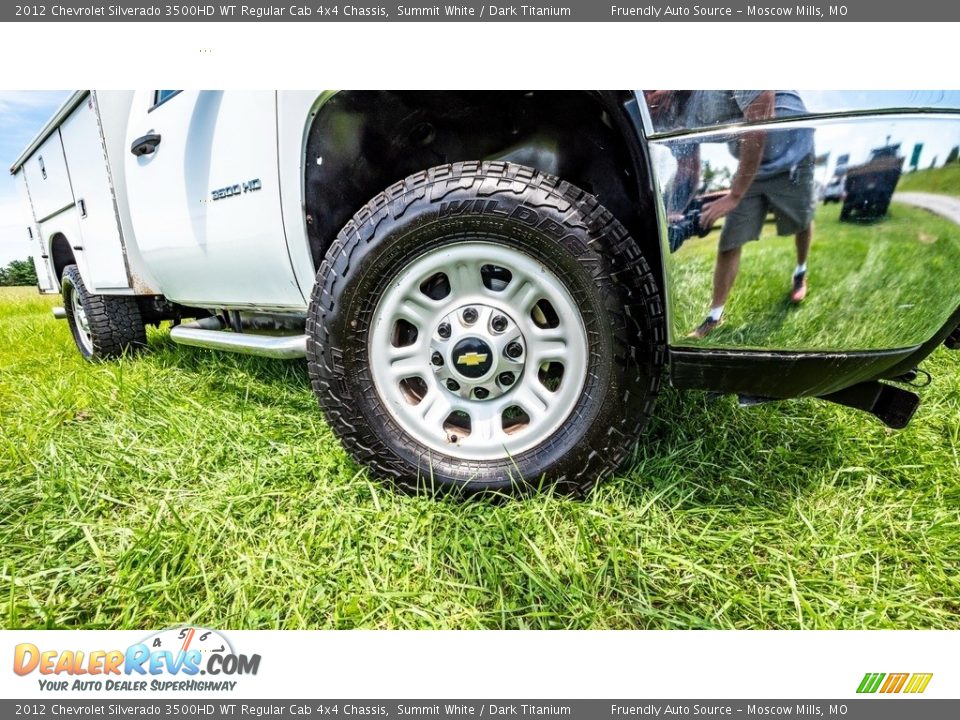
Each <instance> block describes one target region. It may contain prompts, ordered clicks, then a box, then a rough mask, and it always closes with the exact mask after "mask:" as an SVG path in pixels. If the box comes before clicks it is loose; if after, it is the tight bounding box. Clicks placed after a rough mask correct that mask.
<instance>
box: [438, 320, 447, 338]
mask: <svg viewBox="0 0 960 720" xmlns="http://www.w3.org/2000/svg"><path fill="white" fill-rule="evenodd" d="M437 335H439V336H440V337H442V338H443V339H444V340H446V339H447V338H448V337H450V323H448V322H442V323H440V327H438V328H437Z"/></svg>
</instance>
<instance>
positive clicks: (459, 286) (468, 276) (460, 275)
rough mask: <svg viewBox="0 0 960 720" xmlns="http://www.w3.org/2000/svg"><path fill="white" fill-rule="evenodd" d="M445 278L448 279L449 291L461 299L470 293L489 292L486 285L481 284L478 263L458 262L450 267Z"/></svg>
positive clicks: (481, 279) (484, 293) (485, 293)
mask: <svg viewBox="0 0 960 720" xmlns="http://www.w3.org/2000/svg"><path fill="white" fill-rule="evenodd" d="M447 278H448V279H449V280H450V286H451V292H452V293H453V294H455V295H456V296H457V297H459V298H461V299H466V298H467V297H469V296H471V295H487V294H489V290H487V286H486V285H484V284H483V275H481V274H480V264H479V263H476V262H467V261H461V262H458V263H456V264H455V265H453V266H452V267H451V268H450V271H449V272H448V273H447Z"/></svg>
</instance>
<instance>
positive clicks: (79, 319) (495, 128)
mask: <svg viewBox="0 0 960 720" xmlns="http://www.w3.org/2000/svg"><path fill="white" fill-rule="evenodd" d="M678 97H680V98H682V97H683V96H682V95H678ZM652 118H653V119H652ZM791 122H792V123H793V125H792V126H791V127H800V126H802V127H804V128H806V129H808V130H809V131H810V132H811V133H813V132H816V133H818V135H817V137H818V140H817V142H818V143H819V142H820V138H821V137H822V138H824V141H825V142H834V141H836V142H840V141H839V140H836V137H837V134H836V133H837V128H838V127H849V128H855V129H856V130H857V132H858V133H860V134H871V133H873V131H874V130H876V132H877V133H880V132H882V133H885V134H887V135H888V136H889V135H890V134H893V135H894V137H897V138H898V140H897V141H898V142H899V141H900V140H899V136H898V135H897V133H900V134H904V133H906V135H908V136H909V140H913V141H916V142H922V141H923V140H924V139H925V138H927V139H928V142H934V141H935V140H938V139H941V136H943V134H944V133H946V134H947V135H950V136H953V135H957V134H958V127H960V115H958V114H956V108H943V107H935V108H930V107H928V108H911V109H906V110H899V111H897V112H894V109H890V108H886V109H884V108H880V109H878V112H877V113H876V114H875V115H869V114H865V113H864V112H863V111H862V109H859V108H858V109H856V111H855V112H851V113H850V114H849V117H847V116H845V115H844V113H843V109H842V108H839V109H837V110H836V111H833V112H831V113H825V114H824V113H821V114H819V115H818V114H816V113H810V114H809V115H807V116H802V117H795V118H792V119H791ZM788 124H789V123H788ZM781 126H783V119H782V118H781V119H777V118H772V117H771V118H769V119H761V120H758V121H755V122H752V123H744V122H740V123H733V124H730V123H728V124H726V125H724V126H723V127H718V128H711V127H692V126H691V127H684V126H680V125H677V124H674V125H671V126H669V127H658V126H657V123H656V120H655V118H654V116H653V115H652V114H651V108H648V107H647V105H646V104H645V99H644V95H643V94H642V93H639V92H632V91H623V92H389V91H384V92H374V91H358V92H319V91H318V92H307V91H303V92H240V91H186V90H185V91H172V90H149V91H137V92H116V91H79V92H76V93H74V94H73V95H72V97H71V98H70V99H69V101H68V102H67V103H66V104H65V105H64V106H63V107H62V109H61V110H60V111H59V112H58V113H57V114H56V115H55V116H54V117H53V118H52V119H51V121H50V122H49V123H48V124H47V126H46V127H45V128H44V129H43V130H42V131H41V132H40V133H39V134H38V136H37V137H36V139H35V140H34V141H33V142H32V143H31V144H30V145H29V146H28V147H27V148H26V150H25V151H24V152H23V154H22V156H21V157H20V158H19V159H17V160H16V162H15V163H14V164H13V166H12V168H11V172H12V173H13V174H14V175H15V176H16V182H17V184H18V186H19V188H20V190H21V191H22V195H23V202H24V205H25V207H26V208H28V212H29V217H30V223H29V228H28V232H29V235H30V238H31V242H32V243H33V245H34V256H35V258H36V263H37V274H38V277H39V286H40V291H41V292H44V293H62V295H63V300H64V306H63V307H62V308H57V310H56V311H55V314H56V315H57V316H59V317H63V318H65V319H67V320H68V321H69V324H70V328H71V331H72V334H73V337H74V340H75V341H76V345H77V347H78V348H79V350H80V352H81V353H82V354H83V355H84V356H85V357H86V358H89V359H91V360H107V359H110V358H115V357H118V356H120V355H122V354H124V353H130V352H134V351H137V350H139V349H141V348H143V347H145V346H147V344H148V343H147V337H146V334H145V329H144V327H145V325H147V324H157V325H159V324H160V323H164V322H169V323H170V326H171V330H170V335H171V337H172V338H173V339H174V340H175V341H177V342H178V343H183V344H185V345H193V346H199V347H206V348H212V349H216V350H227V351H239V352H247V353H254V354H260V355H267V356H271V357H276V358H298V357H304V356H305V357H306V358H307V361H308V363H309V368H310V375H311V379H312V384H313V388H314V390H315V392H316V394H317V397H318V399H319V402H320V405H321V407H322V409H323V410H324V412H325V413H326V417H327V419H328V421H329V423H330V425H331V426H332V427H333V429H334V430H335V432H336V433H337V434H338V436H339V437H340V438H341V439H342V441H343V443H344V445H345V447H346V448H347V449H348V450H349V451H350V452H351V453H352V454H353V456H354V457H355V458H357V459H358V460H359V461H361V462H363V463H366V464H368V465H369V466H371V467H372V468H373V470H374V471H375V472H376V474H378V475H381V476H385V477H389V478H392V479H393V480H395V481H396V483H397V484H398V485H399V486H401V487H403V488H407V489H423V488H432V489H439V490H455V491H457V492H460V493H465V494H473V493H477V492H490V491H493V492H512V491H519V490H523V489H529V488H536V487H540V486H543V485H544V484H548V485H551V486H556V487H557V488H558V489H560V490H562V491H566V492H583V491H585V490H587V489H589V488H590V487H591V486H592V485H593V484H594V483H595V482H596V481H597V480H598V479H599V478H601V477H602V476H604V475H605V474H608V473H610V472H611V471H612V470H613V469H615V468H616V467H617V466H618V464H619V463H620V462H621V461H622V460H623V458H624V457H625V456H626V455H627V454H628V453H629V452H630V451H631V449H632V448H633V447H634V446H635V444H636V443H637V441H638V438H639V437H640V435H641V432H642V430H643V428H644V426H645V424H646V422H647V420H648V419H649V418H650V416H651V413H652V412H653V408H654V401H655V399H656V396H657V394H658V391H659V389H660V385H661V380H662V379H664V378H665V377H669V378H670V381H671V382H672V383H673V385H675V386H677V387H680V388H695V389H708V390H714V391H719V392H730V393H739V394H741V395H742V396H744V397H745V398H748V399H749V400H750V401H751V402H755V401H757V400H770V399H781V398H789V397H800V396H816V397H822V398H826V399H829V400H833V401H836V402H841V403H843V404H846V405H849V406H852V407H858V408H861V409H864V410H867V411H869V412H872V413H874V414H875V415H877V416H878V417H879V418H880V419H881V420H883V421H884V422H886V423H887V424H889V425H891V426H894V427H902V426H903V425H905V424H906V422H907V421H908V420H909V419H910V417H911V415H912V414H913V411H914V409H915V408H916V404H917V396H916V395H914V394H913V393H912V392H910V391H909V390H907V389H905V388H903V387H900V386H898V385H897V383H903V382H906V381H909V380H910V379H911V378H912V377H913V376H914V375H915V374H916V372H917V370H916V366H917V365H918V363H919V362H920V361H921V360H922V359H923V358H924V357H926V355H928V354H929V353H930V352H932V351H933V349H934V348H935V347H937V346H938V345H940V344H944V343H945V344H947V345H948V346H950V347H956V346H957V344H958V342H960V337H958V333H957V327H958V325H960V288H958V284H957V281H956V277H957V275H956V270H957V264H956V262H957V261H956V259H957V257H960V256H958V255H957V254H956V249H957V247H958V242H960V241H958V239H957V237H954V236H952V235H950V236H945V237H944V238H942V241H940V240H938V242H939V243H940V246H939V247H933V246H932V245H930V244H929V243H928V244H927V245H928V246H927V247H923V248H921V249H922V251H923V253H924V255H923V257H924V258H926V259H925V260H922V261H923V262H929V272H928V273H927V275H929V276H930V277H929V280H930V283H931V284H930V285H929V286H927V285H924V286H923V287H920V286H919V285H916V284H915V283H914V284H912V285H911V286H909V287H903V288H896V289H895V292H896V293H897V298H896V300H897V302H896V303H895V304H893V305H890V306H889V307H887V306H886V305H885V306H884V308H883V311H882V313H878V314H877V315H876V316H875V317H873V318H872V319H871V320H870V322H872V323H874V325H872V326H871V328H870V330H871V332H870V333H850V332H849V331H848V330H841V329H842V328H849V327H851V322H852V323H854V324H855V323H856V320H857V317H858V316H857V315H856V313H864V312H865V311H866V310H868V309H869V308H867V307H864V304H865V303H867V304H868V303H870V302H874V301H873V300H869V299H868V298H870V297H873V295H869V293H868V290H869V291H871V292H875V291H876V290H877V288H878V287H880V286H882V285H884V284H886V285H887V286H889V285H890V282H891V281H890V278H891V273H890V270H891V264H892V263H893V262H894V260H892V259H890V260H889V261H887V260H885V259H884V257H885V256H879V255H878V257H875V258H873V259H872V264H871V265H869V266H866V265H858V266H857V267H852V266H851V267H850V268H845V267H843V266H840V267H838V266H837V264H836V262H840V260H837V261H836V262H834V263H833V264H832V265H831V267H832V272H833V275H834V276H835V277H839V278H840V280H839V281H840V282H841V283H843V282H845V279H846V278H847V277H849V278H851V280H852V279H853V278H854V277H855V280H856V282H852V281H851V283H850V285H849V296H848V298H847V302H844V303H840V304H836V305H835V306H834V307H833V309H832V310H831V311H830V313H828V314H827V315H824V316H823V317H822V318H821V319H820V320H818V321H816V320H815V321H814V324H817V323H819V325H818V326H817V332H816V333H810V334H808V335H797V338H798V339H797V340H796V341H795V342H794V341H791V340H789V339H786V340H785V339H784V338H785V337H789V336H787V335H784V334H783V331H782V328H773V327H772V326H771V327H770V328H768V329H767V330H764V331H763V332H767V333H768V334H767V335H762V334H758V333H760V332H761V329H762V328H765V327H767V326H763V325H760V324H759V323H757V324H755V325H754V326H753V327H755V329H756V332H755V333H754V334H753V335H751V334H750V333H749V332H746V331H743V332H737V331H734V330H733V329H729V330H728V328H729V327H730V326H732V323H731V322H730V321H728V323H727V325H728V328H720V329H719V330H718V331H717V333H715V334H714V335H712V336H711V337H710V338H709V339H708V340H707V341H706V342H701V341H699V340H696V339H693V340H691V339H690V338H688V337H687V335H686V331H687V330H689V327H685V326H684V325H683V323H684V322H685V320H684V319H682V318H681V316H682V307H683V305H684V302H686V300H687V299H688V297H696V299H697V302H698V303H699V302H700V301H701V299H702V300H703V301H705V299H706V298H707V297H708V296H709V282H710V277H711V274H710V272H709V267H710V258H711V257H712V252H713V251H712V250H710V246H709V245H708V244H706V243H709V242H711V241H710V239H709V237H708V238H706V239H704V240H698V239H696V238H694V239H692V240H689V241H688V242H687V243H686V244H685V245H684V246H683V247H681V248H680V249H679V251H677V248H678V247H679V245H680V244H681V243H682V242H683V241H684V239H685V238H686V236H687V235H689V234H703V233H697V232H696V228H694V229H693V230H688V231H686V234H684V235H683V236H682V237H681V238H680V239H679V240H678V241H677V242H671V240H670V237H671V235H670V232H669V231H671V230H673V229H674V225H675V226H676V227H681V228H682V227H683V226H682V223H681V224H676V223H677V222H678V220H679V218H678V217H675V216H674V214H673V213H671V212H668V210H667V209H666V205H665V201H664V198H665V197H666V196H667V195H668V194H669V193H670V192H672V191H673V185H675V184H676V183H675V182H674V179H675V175H676V173H677V167H678V161H677V160H676V158H681V157H684V155H683V152H681V151H679V150H678V147H680V145H678V143H680V142H681V141H682V142H685V143H687V145H690V144H701V143H710V142H713V143H714V144H715V145H716V144H721V147H722V146H723V144H730V143H735V142H737V138H738V137H740V135H742V134H745V133H747V132H748V131H750V132H752V133H753V135H752V136H751V137H756V134H757V133H758V132H760V133H763V132H765V133H767V135H768V136H769V137H774V138H775V137H776V133H778V132H785V131H782V130H780V128H781ZM711 132H715V133H717V135H716V137H711V135H710V133H711ZM928 136H929V137H928ZM904 141H905V142H906V140H904ZM768 146H773V145H772V141H768ZM713 169H714V170H716V161H714V168H713ZM734 172H735V167H734ZM895 200H896V198H895ZM824 211H825V210H824ZM688 220H689V218H688ZM668 225H670V227H668ZM688 226H689V222H688ZM861 231H862V234H863V237H865V238H867V240H869V239H870V238H873V237H875V238H877V239H878V242H879V240H880V239H881V235H880V234H879V233H880V228H877V227H867V226H864V227H863V228H862V229H861ZM704 232H705V229H704ZM948 235H949V233H948ZM862 239H863V238H861V240H862ZM843 242H848V241H847V240H844V241H843ZM849 242H853V241H852V240H851V241H849ZM820 247H823V248H824V250H823V252H824V253H827V252H828V251H830V249H829V246H828V240H827V239H824V240H823V245H822V246H821V245H817V244H815V245H814V250H813V254H814V257H816V255H817V253H818V248H820ZM744 256H745V261H744V262H747V260H748V258H749V250H748V251H746V252H745V255H744ZM703 257H707V258H708V261H707V263H706V264H704V262H703ZM891 257H892V256H891ZM918 257H919V256H918ZM918 261H919V260H918ZM935 261H936V262H935ZM824 264H826V263H824ZM811 266H814V262H813V260H811ZM789 270H790V268H789V267H788V266H784V273H785V276H786V275H788V274H789ZM812 277H813V278H814V279H813V280H812V281H811V282H812V287H813V288H814V290H813V292H816V288H817V286H816V278H817V275H816V274H814V275H813V276H812ZM740 282H741V283H745V282H747V280H745V279H742V280H741V281H740ZM905 285H907V283H905ZM934 289H935V290H936V292H934ZM744 295H745V296H746V293H745V294H744ZM808 307H809V309H810V312H811V313H814V312H817V306H816V304H815V301H814V300H811V301H808ZM891 308H892V309H891ZM806 310H807V307H805V308H804V311H806ZM698 312H699V311H698ZM742 315H743V317H748V316H749V312H747V309H746V308H745V307H744V309H743V313H742ZM863 317H864V320H866V316H865V315H864V316H863ZM808 326H809V323H808V324H805V325H804V326H803V328H807V327H808ZM798 327H799V326H798ZM798 332H800V330H798ZM804 332H806V330H804ZM725 333H726V334H725ZM778 333H779V334H778ZM891 381H892V382H891Z"/></svg>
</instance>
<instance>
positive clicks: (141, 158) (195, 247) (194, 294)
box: [125, 90, 306, 310]
mask: <svg viewBox="0 0 960 720" xmlns="http://www.w3.org/2000/svg"><path fill="white" fill-rule="evenodd" d="M276 118H277V115H276V94H275V93H273V92H239V91H238V92H223V91H189V90H184V91H182V92H178V91H171V90H151V91H140V92H137V93H136V94H135V96H134V99H133V106H132V109H131V111H130V120H129V123H128V125H127V141H126V142H127V147H128V148H130V152H128V154H127V155H126V166H125V170H126V173H125V174H126V182H127V192H128V197H129V203H130V216H131V220H132V224H133V229H134V234H135V237H136V242H137V245H138V247H139V249H140V252H141V253H142V255H143V258H144V261H145V263H146V265H147V267H148V268H149V269H150V271H151V273H152V274H153V276H154V277H155V278H156V281H157V283H158V285H159V286H160V289H161V290H162V292H163V293H164V295H166V296H167V297H168V298H170V299H171V300H175V301H177V302H180V303H183V304H186V305H194V306H199V307H251V306H253V307H258V308H273V309H281V310H282V309H303V307H304V306H305V304H306V301H305V299H304V296H303V293H302V292H301V291H300V288H299V286H298V285H297V282H296V279H295V277H294V273H293V268H292V266H291V263H290V257H289V254H288V252H287V245H286V238H285V235H284V231H283V221H282V217H281V211H280V185H279V178H278V166H277V120H276Z"/></svg>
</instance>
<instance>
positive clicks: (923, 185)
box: [897, 162, 960, 197]
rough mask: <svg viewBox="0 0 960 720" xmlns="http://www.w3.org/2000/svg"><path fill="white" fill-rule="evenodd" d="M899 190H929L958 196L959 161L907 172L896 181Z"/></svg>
mask: <svg viewBox="0 0 960 720" xmlns="http://www.w3.org/2000/svg"><path fill="white" fill-rule="evenodd" d="M897 191H899V192H907V191H910V192H930V193H939V194H940V195H953V196H954V197H960V162H954V163H950V164H949V165H947V166H945V167H938V168H928V169H926V170H917V171H916V172H912V173H907V174H906V175H902V176H901V177H900V182H899V183H897Z"/></svg>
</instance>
